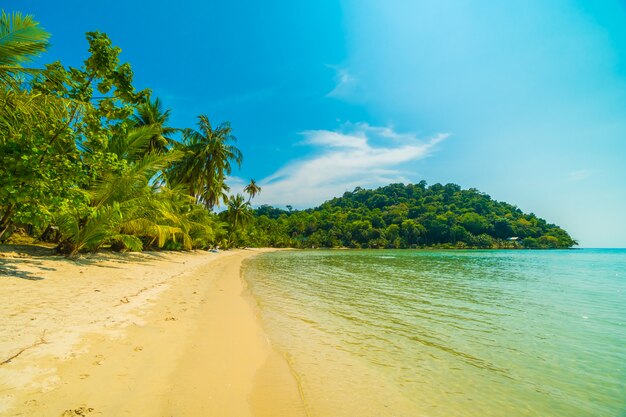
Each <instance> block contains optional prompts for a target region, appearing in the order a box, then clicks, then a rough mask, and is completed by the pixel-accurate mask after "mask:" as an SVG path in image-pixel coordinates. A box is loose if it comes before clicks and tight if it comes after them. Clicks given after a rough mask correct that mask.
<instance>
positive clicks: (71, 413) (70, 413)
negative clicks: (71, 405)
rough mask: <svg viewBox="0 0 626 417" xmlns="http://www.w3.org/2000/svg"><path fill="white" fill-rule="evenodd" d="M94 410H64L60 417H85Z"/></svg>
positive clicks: (81, 408)
mask: <svg viewBox="0 0 626 417" xmlns="http://www.w3.org/2000/svg"><path fill="white" fill-rule="evenodd" d="M93 410H94V409H93V408H91V407H79V408H76V409H73V410H72V409H69V410H65V411H64V412H63V414H61V417H76V416H86V415H87V414H89V413H91V412H92V411H93Z"/></svg>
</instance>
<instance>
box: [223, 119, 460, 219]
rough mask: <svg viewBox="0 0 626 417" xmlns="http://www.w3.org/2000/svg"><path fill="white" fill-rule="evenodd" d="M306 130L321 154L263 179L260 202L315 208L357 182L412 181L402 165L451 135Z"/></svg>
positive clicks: (307, 140) (366, 128) (362, 127)
mask: <svg viewBox="0 0 626 417" xmlns="http://www.w3.org/2000/svg"><path fill="white" fill-rule="evenodd" d="M302 134H303V136H304V142H303V143H304V144H305V145H308V146H313V147H315V148H317V150H318V152H317V154H316V155H315V156H312V157H310V158H305V159H300V160H295V161H292V162H290V163H288V164H287V165H285V166H284V167H282V168H280V169H278V170H277V171H276V172H275V173H274V174H272V175H270V176H268V177H266V178H264V179H262V180H261V181H259V184H260V185H261V187H262V192H261V194H260V195H259V196H258V197H257V198H256V201H255V205H256V204H271V205H277V206H284V205H287V204H291V205H293V206H294V207H312V206H315V205H318V204H320V203H322V202H323V201H324V200H327V199H329V198H331V197H335V196H340V195H342V194H343V193H344V192H345V191H348V190H352V189H354V188H355V187H357V186H361V187H375V186H380V185H384V184H388V183H392V182H407V181H410V179H409V178H408V176H410V172H407V171H406V170H405V169H403V168H402V166H403V164H406V163H408V162H411V161H415V160H419V159H422V158H425V157H427V156H428V155H430V154H431V153H432V151H433V150H434V147H435V145H437V144H438V143H439V142H441V141H442V140H443V139H445V138H446V137H447V136H448V135H447V134H440V135H437V136H435V137H434V138H430V139H427V140H420V139H418V138H417V136H416V135H415V134H409V133H397V132H395V131H394V130H393V129H391V128H386V127H374V126H370V125H368V124H356V125H352V124H350V125H346V126H344V129H342V130H340V131H329V130H310V131H306V132H303V133H302ZM240 182H241V181H236V183H240ZM234 185H235V184H233V186H232V188H233V189H235V188H236V187H235V186H234Z"/></svg>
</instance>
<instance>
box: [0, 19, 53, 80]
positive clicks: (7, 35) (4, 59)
mask: <svg viewBox="0 0 626 417" xmlns="http://www.w3.org/2000/svg"><path fill="white" fill-rule="evenodd" d="M49 37H50V34H49V33H48V32H46V31H45V30H43V29H42V28H41V27H39V23H38V22H36V21H35V20H33V17H32V16H30V15H26V16H23V15H22V14H21V13H20V12H13V13H11V14H7V13H5V12H4V10H3V11H2V15H1V16H0V80H1V81H3V82H7V81H8V82H11V81H15V80H13V79H12V77H11V74H13V73H16V72H30V71H31V70H27V69H24V68H22V66H21V65H22V64H23V63H25V62H28V61H30V60H31V59H33V58H34V57H35V56H37V55H39V54H41V53H42V52H44V51H45V50H46V49H48V46H49V43H48V38H49Z"/></svg>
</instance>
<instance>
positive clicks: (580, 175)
mask: <svg viewBox="0 0 626 417" xmlns="http://www.w3.org/2000/svg"><path fill="white" fill-rule="evenodd" d="M589 175H591V171H590V170H588V169H580V170H578V171H573V172H570V173H569V179H570V181H582V180H584V179H585V178H587V177H589Z"/></svg>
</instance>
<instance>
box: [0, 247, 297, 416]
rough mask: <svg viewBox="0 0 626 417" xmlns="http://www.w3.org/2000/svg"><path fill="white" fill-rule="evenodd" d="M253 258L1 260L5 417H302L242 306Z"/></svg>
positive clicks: (246, 253)
mask: <svg viewBox="0 0 626 417" xmlns="http://www.w3.org/2000/svg"><path fill="white" fill-rule="evenodd" d="M260 252H263V250H237V251H227V252H221V253H218V254H216V253H208V252H195V253H165V252H164V253H153V254H126V255H95V256H91V257H85V258H83V259H79V260H78V261H76V262H75V261H68V260H64V259H62V258H57V257H39V258H28V257H3V258H0V262H1V264H0V266H1V268H0V291H2V293H3V294H6V296H5V300H4V301H3V303H2V304H0V314H2V316H3V317H4V319H3V320H2V323H0V362H3V361H4V362H5V363H4V364H2V365H0V415H7V416H9V415H10V416H54V417H56V416H75V415H78V416H80V415H104V416H124V415H128V416H131V415H132V416H136V415H141V416H269V415H285V416H288V415H293V416H300V415H305V414H304V409H303V408H302V406H301V402H300V400H299V396H298V388H297V385H296V384H295V381H294V380H293V378H292V376H291V375H290V373H289V369H288V367H287V366H286V365H285V363H284V361H281V360H280V358H278V359H276V355H277V354H276V352H274V351H273V349H272V347H271V344H270V343H269V341H268V339H267V337H266V335H265V334H264V332H263V329H262V326H261V324H260V322H259V320H258V317H257V316H256V315H255V313H254V310H253V308H252V306H251V305H250V300H246V298H245V297H244V296H242V293H243V292H244V290H245V284H244V282H243V280H242V279H241V277H240V270H241V262H242V261H243V259H245V258H248V257H250V256H254V255H256V254H258V253H260ZM7 272H8V273H7ZM259 371H261V372H259ZM278 392H280V393H281V394H277V393H278ZM278 410H282V411H280V413H279V414H276V413H277V411H278ZM285 412H287V414H285Z"/></svg>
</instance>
